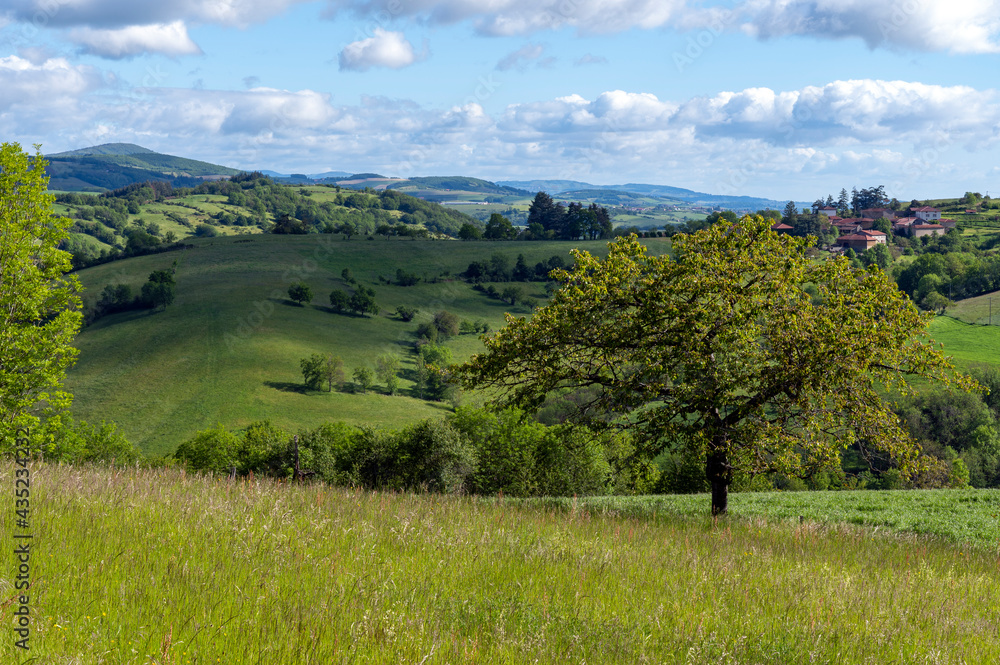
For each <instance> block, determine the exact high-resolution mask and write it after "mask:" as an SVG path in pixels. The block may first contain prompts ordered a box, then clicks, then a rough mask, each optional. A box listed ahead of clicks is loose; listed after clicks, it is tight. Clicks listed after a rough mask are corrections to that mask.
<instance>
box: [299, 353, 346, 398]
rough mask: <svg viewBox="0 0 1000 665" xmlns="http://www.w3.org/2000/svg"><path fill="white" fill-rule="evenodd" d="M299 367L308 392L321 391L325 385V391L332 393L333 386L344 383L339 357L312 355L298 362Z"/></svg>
mask: <svg viewBox="0 0 1000 665" xmlns="http://www.w3.org/2000/svg"><path fill="white" fill-rule="evenodd" d="M299 367H300V368H301V370H302V378H303V380H304V382H305V385H306V388H309V389H310V390H322V389H323V384H324V383H325V384H326V391H327V392H333V387H334V386H335V385H336V386H338V387H339V386H341V385H343V383H344V361H343V359H342V358H341V357H340V356H334V355H333V354H331V353H326V354H319V353H314V354H313V355H311V356H309V357H308V358H303V359H302V360H301V361H299Z"/></svg>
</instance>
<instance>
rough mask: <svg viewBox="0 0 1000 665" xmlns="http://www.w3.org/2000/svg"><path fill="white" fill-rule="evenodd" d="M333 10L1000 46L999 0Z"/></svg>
mask: <svg viewBox="0 0 1000 665" xmlns="http://www.w3.org/2000/svg"><path fill="white" fill-rule="evenodd" d="M328 7H329V14H330V15H335V14H336V13H338V12H341V11H349V12H353V13H355V14H357V15H358V16H377V15H384V16H385V17H386V18H387V19H389V18H397V17H410V18H416V19H418V20H421V21H427V22H429V23H431V24H453V23H460V22H466V21H467V22H470V23H472V24H473V26H474V27H475V29H476V30H477V31H478V32H480V33H482V34H489V35H505V36H510V35H527V34H533V33H537V32H543V31H549V30H559V29H562V28H566V27H571V28H576V29H577V30H579V31H580V32H584V33H617V32H623V31H626V30H631V29H642V30H650V29H656V28H662V27H672V28H677V29H680V30H692V29H693V30H700V29H704V28H710V29H711V30H712V31H713V32H715V33H721V32H724V31H730V30H739V29H741V30H743V31H744V32H746V33H748V34H751V35H754V36H757V37H759V38H761V39H769V38H777V37H783V36H788V35H801V36H808V37H813V38H820V39H844V38H858V39H861V40H864V42H865V43H867V44H868V46H869V47H871V48H877V47H888V48H894V49H905V50H917V51H947V52H952V53H997V52H1000V7H998V2H997V1H996V0H959V1H957V2H950V3H945V2H935V1H933V0H928V1H922V0H742V2H738V3H736V4H735V5H734V6H729V5H728V3H722V2H719V1H718V0H716V2H715V3H714V4H711V5H707V6H706V4H704V3H697V2H692V1H691V0H570V1H567V0H444V1H438V0H407V2H399V1H398V0H393V1H392V2H390V3H388V4H386V3H384V2H383V1H382V0H328Z"/></svg>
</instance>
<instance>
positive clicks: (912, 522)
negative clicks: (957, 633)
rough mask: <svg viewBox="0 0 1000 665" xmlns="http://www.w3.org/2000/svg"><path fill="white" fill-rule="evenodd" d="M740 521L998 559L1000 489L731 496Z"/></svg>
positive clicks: (639, 511) (697, 511)
mask: <svg viewBox="0 0 1000 665" xmlns="http://www.w3.org/2000/svg"><path fill="white" fill-rule="evenodd" d="M527 501H528V502H529V503H532V502H537V503H541V504H542V505H545V506H559V507H562V508H563V509H570V508H571V507H572V506H574V505H576V506H578V507H580V508H585V509H587V510H590V511H593V512H595V513H599V514H600V513H604V514H611V515H617V516H622V517H640V518H651V517H655V516H657V515H664V516H671V515H672V516H679V517H692V518H695V517H698V516H700V515H704V514H705V511H706V510H707V509H708V506H709V505H710V502H709V495H707V494H687V495H678V496H649V497H627V496H609V497H589V498H585V499H580V500H579V501H577V502H574V500H573V499H529V500H527ZM729 510H730V513H731V514H732V516H734V517H739V518H765V519H767V520H768V521H771V522H779V521H783V520H791V521H793V522H798V521H800V520H802V519H805V520H809V521H813V522H822V523H828V524H858V525H863V526H868V527H875V529H876V532H877V531H878V530H879V529H888V530H889V531H892V532H905V533H910V534H914V535H921V536H931V537H933V538H937V539H941V540H944V541H950V542H952V543H955V544H957V545H961V546H969V547H975V548H978V549H980V550H982V551H987V552H994V553H996V554H998V555H1000V490H976V489H967V490H924V491H912V490H896V491H882V492H873V491H865V490H860V491H850V492H847V491H843V492H840V491H838V492H742V493H737V494H732V495H730V505H729Z"/></svg>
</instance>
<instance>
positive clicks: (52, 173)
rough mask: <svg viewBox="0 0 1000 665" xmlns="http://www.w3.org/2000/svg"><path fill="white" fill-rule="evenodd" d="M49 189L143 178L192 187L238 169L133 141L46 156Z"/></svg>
mask: <svg viewBox="0 0 1000 665" xmlns="http://www.w3.org/2000/svg"><path fill="white" fill-rule="evenodd" d="M46 159H47V160H48V162H49V166H48V168H47V169H46V172H47V173H48V175H49V189H57V190H66V191H103V190H107V189H117V188H119V187H125V186H126V185H131V184H132V183H136V182H145V181H146V180H164V181H166V182H170V183H172V184H174V185H177V186H182V187H183V186H194V185H197V184H198V183H199V182H202V181H203V180H211V179H214V178H222V177H227V176H232V175H236V174H237V173H239V171H238V170H237V169H231V168H229V167H227V166H219V165H218V164H210V163H208V162H201V161H198V160H196V159H187V158H184V157H174V156H173V155H164V154H162V153H158V152H155V151H153V150H149V149H148V148H143V147H142V146H138V145H135V144H132V143H106V144H104V145H98V146H92V147H89V148H81V149H80V150H70V151H68V152H60V153H56V154H53V155H48V156H46Z"/></svg>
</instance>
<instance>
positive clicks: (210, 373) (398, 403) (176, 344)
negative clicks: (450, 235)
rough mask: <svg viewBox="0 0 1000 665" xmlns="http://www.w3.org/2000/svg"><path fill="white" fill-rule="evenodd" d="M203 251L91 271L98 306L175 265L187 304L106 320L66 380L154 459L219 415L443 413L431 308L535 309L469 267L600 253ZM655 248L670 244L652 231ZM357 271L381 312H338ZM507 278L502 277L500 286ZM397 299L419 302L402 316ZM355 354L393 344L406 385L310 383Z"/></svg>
mask: <svg viewBox="0 0 1000 665" xmlns="http://www.w3.org/2000/svg"><path fill="white" fill-rule="evenodd" d="M187 242H189V243H190V244H192V245H194V247H193V248H192V249H187V250H182V251H172V252H166V253H162V254H154V255H147V256H141V257H136V258H131V259H126V260H122V261H115V262H111V263H107V264H104V265H100V266H95V267H92V268H88V269H85V270H82V271H80V272H79V273H77V274H78V276H79V278H80V281H81V282H82V283H83V284H84V286H85V287H86V289H87V290H86V292H85V296H84V297H85V299H87V300H89V301H90V302H94V301H96V300H97V299H98V298H99V296H100V292H101V290H102V289H103V288H104V286H106V285H108V284H119V283H125V284H129V285H130V286H131V287H132V290H133V293H138V291H139V289H140V288H141V285H142V283H143V282H145V281H146V279H147V277H148V276H149V274H150V273H151V272H152V271H154V270H163V269H169V268H171V267H172V265H173V263H174V261H176V262H177V266H176V274H175V280H176V283H177V286H176V300H175V301H174V303H173V304H171V305H170V306H168V307H167V308H166V309H165V310H164V311H157V312H151V311H148V310H144V311H138V312H123V313H120V314H115V315H111V316H107V317H104V318H101V319H98V320H97V321H95V322H94V323H93V324H92V325H90V326H89V327H87V328H85V329H84V330H83V331H82V332H81V333H80V335H79V336H78V338H77V340H76V346H77V347H78V348H79V349H80V355H79V360H78V362H77V364H76V366H75V367H74V368H73V369H72V370H71V371H70V373H69V376H68V378H67V381H66V387H67V388H68V389H69V390H70V391H71V392H72V393H73V394H74V395H75V401H74V406H73V412H74V414H75V415H76V416H78V417H80V418H83V419H84V420H87V421H90V422H99V421H100V420H108V421H114V422H116V423H117V424H118V425H119V426H120V428H121V429H122V430H123V432H124V433H125V435H126V436H127V437H128V438H129V440H130V441H132V442H133V443H135V444H137V445H138V446H139V447H140V448H141V449H142V450H144V451H145V452H147V453H151V454H167V453H169V452H172V451H173V450H174V449H175V448H176V446H177V445H178V444H179V443H181V442H182V441H184V440H185V439H186V438H187V437H190V436H191V435H193V434H194V433H195V432H197V431H199V430H201V429H205V428H208V427H214V426H216V425H219V424H222V425H225V426H227V427H233V428H238V427H243V426H246V425H248V424H250V423H251V422H254V421H257V420H262V419H269V420H271V421H272V422H274V423H275V424H276V425H278V426H280V427H282V428H283V429H286V430H290V431H298V430H299V429H302V428H311V427H315V426H317V425H319V424H321V423H324V422H329V421H333V420H343V421H346V422H349V423H354V424H380V425H384V426H389V427H398V426H402V425H405V424H408V423H411V422H415V421H417V420H420V419H423V418H427V417H431V416H435V415H440V414H442V413H443V409H445V408H450V406H449V407H446V405H444V404H442V403H436V402H428V401H423V400H419V399H416V398H415V397H413V396H410V393H411V390H410V388H411V387H412V372H413V370H414V367H415V365H414V358H415V357H414V355H413V354H412V352H411V349H412V347H413V342H414V341H415V340H416V334H415V331H416V328H417V325H418V324H419V323H421V322H426V321H429V320H431V318H432V316H433V314H434V312H436V311H440V310H447V311H450V312H453V313H455V314H457V315H458V316H459V317H461V318H462V319H468V320H475V319H483V320H485V321H486V322H488V323H489V325H490V327H491V329H493V330H496V329H498V328H500V327H501V326H502V325H503V324H504V315H505V314H506V313H510V314H512V315H514V316H526V315H528V314H530V311H531V310H530V308H529V307H528V306H526V305H522V304H518V305H517V306H514V307H511V306H510V305H508V304H506V303H503V302H501V301H500V300H496V299H491V298H489V297H488V296H486V295H485V294H483V293H479V292H477V291H474V290H473V289H472V287H471V285H470V284H468V283H466V282H465V281H464V280H462V279H461V278H460V277H458V273H460V272H462V271H464V270H465V268H466V267H467V266H468V265H469V263H471V262H472V261H476V260H489V258H490V257H491V255H493V254H494V253H495V252H500V253H502V254H504V255H506V256H507V257H508V258H509V261H510V265H511V267H513V265H514V262H515V260H516V258H517V255H518V254H524V256H525V259H526V261H527V263H528V265H529V266H531V267H533V266H534V265H535V263H537V262H539V261H547V260H548V259H549V258H550V257H551V256H553V255H559V256H561V257H563V259H564V260H565V261H566V262H567V263H569V262H570V261H571V260H572V258H571V256H570V254H569V251H570V249H571V248H573V247H580V248H583V249H587V250H588V251H591V252H594V253H602V252H604V251H606V248H607V244H606V243H605V242H603V241H595V242H580V243H567V242H557V241H553V242H506V243H493V242H459V241H450V242H448V241H419V240H416V241H415V240H403V239H398V238H393V239H390V240H386V239H385V238H379V239H377V240H364V239H358V238H355V239H352V240H350V241H345V240H343V238H342V236H340V235H339V234H338V235H325V234H319V235H316V234H314V235H307V236H280V235H266V234H265V235H247V236H233V237H218V238H205V239H195V238H192V239H189V240H188V241H187ZM649 242H650V244H651V247H652V250H651V251H655V252H660V251H665V250H666V248H667V247H668V246H669V243H668V242H667V241H658V240H651V241H649ZM345 268H347V269H350V271H351V273H352V274H353V276H354V278H355V279H356V280H357V281H358V283H359V284H361V285H363V286H366V287H369V288H373V289H375V291H376V294H377V295H376V300H377V302H378V304H379V305H380V306H381V308H382V312H381V313H380V314H379V315H378V316H375V317H371V316H365V317H360V316H354V315H351V314H335V313H333V311H332V310H331V309H330V307H329V294H330V292H331V291H333V290H334V289H343V290H346V291H347V292H351V291H352V290H353V288H354V286H353V285H352V284H349V283H347V282H345V281H344V280H343V278H342V277H341V273H342V271H343V270H344V269H345ZM397 268H401V269H403V270H404V271H405V272H407V273H412V274H415V275H417V276H418V277H420V278H421V281H420V282H419V283H418V284H417V285H415V286H409V287H403V286H397V285H395V284H393V285H386V284H384V283H381V282H380V280H379V276H380V275H381V276H383V277H385V278H388V279H394V278H395V274H396V269H397ZM299 280H302V281H304V282H305V283H306V284H308V285H309V287H310V288H311V290H312V293H313V301H312V303H311V304H307V305H306V306H304V307H303V306H299V305H297V304H295V303H293V302H292V301H290V300H289V299H288V296H287V289H288V286H289V285H290V284H291V283H292V282H296V281H299ZM503 286H504V285H498V287H500V288H502V287H503ZM521 286H522V287H523V289H524V291H525V295H526V296H529V297H531V298H534V299H536V300H537V301H543V300H544V298H545V297H546V294H545V290H544V285H543V284H542V283H540V282H529V283H523V284H521ZM399 305H406V306H410V307H416V308H418V309H419V314H418V315H417V317H416V318H415V319H414V320H413V321H411V322H409V323H406V322H403V321H402V320H400V319H399V317H397V316H396V314H395V310H396V307H397V306H399ZM446 346H448V347H449V348H451V349H452V352H453V354H454V357H455V360H456V361H459V360H463V359H465V358H468V357H469V356H470V355H471V354H472V353H474V352H476V351H477V350H478V349H480V348H481V342H480V341H479V339H478V336H476V335H460V336H458V337H454V338H451V339H450V340H449V341H448V342H447V343H446ZM327 352H329V353H332V354H334V355H339V356H340V357H342V358H343V360H344V365H345V373H346V375H347V378H348V380H350V376H351V373H352V372H353V370H354V369H355V368H357V367H359V366H362V365H367V366H370V367H373V366H374V363H375V359H376V358H377V357H378V356H379V355H380V354H384V353H391V354H396V355H398V356H399V357H400V359H401V360H402V373H401V378H402V382H401V388H402V394H401V395H398V396H388V395H384V394H381V392H379V391H378V390H376V391H375V392H369V393H367V394H350V393H347V392H334V393H326V392H316V393H312V392H310V393H305V392H304V391H303V380H302V374H301V370H300V367H299V361H300V359H302V358H305V357H307V356H309V355H311V354H314V353H327Z"/></svg>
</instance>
